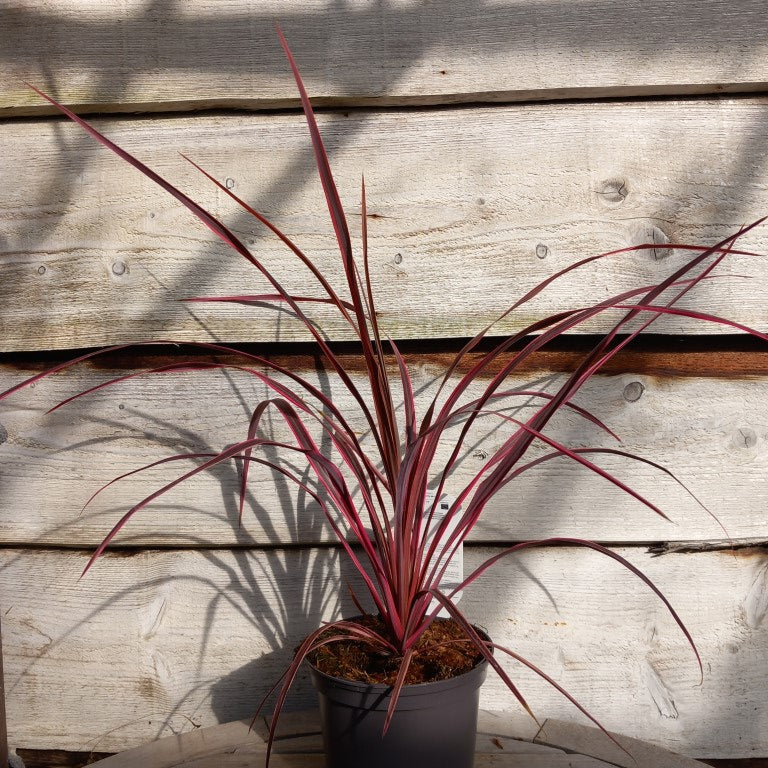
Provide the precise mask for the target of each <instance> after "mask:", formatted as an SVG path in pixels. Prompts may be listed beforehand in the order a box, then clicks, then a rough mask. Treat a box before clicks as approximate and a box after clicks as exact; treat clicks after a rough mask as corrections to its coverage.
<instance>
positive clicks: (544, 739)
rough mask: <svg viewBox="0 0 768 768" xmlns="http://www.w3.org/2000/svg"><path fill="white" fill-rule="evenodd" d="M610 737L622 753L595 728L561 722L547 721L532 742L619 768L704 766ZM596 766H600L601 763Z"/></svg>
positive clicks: (649, 747) (649, 745)
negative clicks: (561, 749)
mask: <svg viewBox="0 0 768 768" xmlns="http://www.w3.org/2000/svg"><path fill="white" fill-rule="evenodd" d="M612 735H613V737H614V738H615V739H616V741H617V742H618V744H620V745H621V746H622V747H623V749H624V750H626V752H624V751H623V750H622V749H619V747H618V746H617V745H616V744H615V743H614V742H612V741H611V740H610V739H608V738H607V737H606V735H605V734H604V733H603V732H602V731H600V730H598V729H597V728H585V727H584V726H583V725H579V724H578V723H567V722H563V721H561V720H547V721H546V722H545V723H544V725H543V726H542V728H541V731H540V732H539V734H538V735H537V736H536V742H537V743H538V742H540V743H542V744H553V745H556V746H558V747H564V748H566V749H568V750H569V751H570V750H573V751H574V752H577V753H579V754H585V755H591V756H593V757H595V758H602V759H604V760H605V761H606V763H604V764H605V765H616V766H622V767H623V768H696V766H703V765H704V763H700V762H699V761H698V760H692V759H691V758H688V757H683V756H681V755H673V754H670V753H669V752H668V751H667V750H665V749H661V748H659V747H657V746H655V745H653V744H647V743H645V742H641V741H638V740H637V739H629V738H627V737H626V736H622V735H620V734H612ZM627 753H628V754H627ZM597 762H598V763H600V764H603V763H602V762H601V761H597Z"/></svg>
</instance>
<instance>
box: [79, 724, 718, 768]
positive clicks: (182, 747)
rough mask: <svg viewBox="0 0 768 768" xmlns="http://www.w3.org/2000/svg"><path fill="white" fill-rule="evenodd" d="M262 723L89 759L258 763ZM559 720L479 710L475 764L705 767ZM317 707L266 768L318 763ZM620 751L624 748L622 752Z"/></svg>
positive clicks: (107, 764) (103, 766)
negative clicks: (541, 719) (543, 719)
mask: <svg viewBox="0 0 768 768" xmlns="http://www.w3.org/2000/svg"><path fill="white" fill-rule="evenodd" d="M266 736H267V729H266V723H265V722H264V721H261V720H259V721H257V722H256V724H255V725H254V727H253V729H251V728H250V723H249V722H247V721H238V722H233V723H225V724H223V725H216V726H213V727H210V728H201V729H198V730H194V731H189V732H188V733H184V734H180V735H178V736H169V737H167V738H164V739H160V740H159V741H156V742H152V743H151V744H145V745H143V746H141V747H137V748H136V749H131V750H129V751H127V752H122V753H121V754H119V755H113V756H112V757H108V758H106V759H105V760H100V761H99V762H97V763H93V764H92V765H93V766H94V768H135V766H137V765H140V766H142V768H259V766H261V765H263V761H264V757H265V755H266ZM614 737H615V739H616V741H617V742H618V743H619V744H621V746H622V747H623V750H622V749H621V748H620V747H619V746H618V745H617V744H616V743H615V742H614V741H612V740H611V739H609V738H608V737H607V736H606V735H605V734H604V733H603V732H602V731H600V730H598V729H596V728H590V727H587V726H584V725H579V724H575V723H568V722H564V721H559V720H545V721H544V723H543V724H542V725H541V726H539V725H538V724H536V723H535V722H533V721H532V720H531V719H530V718H527V717H525V716H522V715H519V714H510V713H504V712H481V713H480V719H479V722H478V737H477V758H476V760H475V768H491V767H492V766H493V767H494V768H601V767H607V766H621V767H622V768H697V767H698V768H705V766H704V764H703V763H700V762H698V761H696V760H692V759H691V758H688V757H682V756H680V755H675V754H673V753H672V752H668V751H666V750H664V749H661V748H660V747H657V746H654V745H651V744H647V743H645V742H641V741H638V740H636V739H630V738H628V737H625V736H621V735H616V734H614ZM321 749H322V744H321V739H320V732H319V723H318V718H317V712H315V711H307V712H294V713H286V714H284V715H283V716H282V717H281V718H280V726H279V728H278V733H277V737H276V739H275V743H274V747H273V756H272V760H271V762H270V765H271V768H323V756H322V753H321ZM624 750H626V751H624Z"/></svg>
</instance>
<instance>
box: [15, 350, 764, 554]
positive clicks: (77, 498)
mask: <svg viewBox="0 0 768 768" xmlns="http://www.w3.org/2000/svg"><path fill="white" fill-rule="evenodd" d="M652 357H653V356H650V358H651V363H650V364H649V368H653V367H654V365H655V364H654V363H653V359H652ZM712 358H717V359H719V356H717V355H714V354H713V355H710V356H709V357H707V356H703V355H699V356H697V357H696V360H698V361H701V362H702V364H703V367H704V368H706V367H707V366H709V367H712V366H714V365H716V362H714V361H713V359H712ZM180 359H183V357H149V358H143V359H138V360H137V359H134V360H133V362H136V363H142V362H143V364H144V365H149V366H153V365H155V366H159V365H163V364H168V363H169V362H170V361H173V360H177V361H178V360H180ZM196 359H198V360H199V359H200V358H196ZM475 359H476V358H474V357H473V358H471V360H475ZM644 359H646V358H645V356H644V355H635V356H634V357H633V358H632V359H631V360H629V361H628V362H632V361H634V362H640V363H642V361H643V360H644ZM664 359H666V360H668V362H669V364H672V363H674V362H675V360H676V359H679V360H680V361H681V362H680V365H681V366H682V368H683V369H685V367H686V364H685V363H684V360H685V355H680V356H675V355H674V354H671V353H670V354H669V355H668V356H666V357H665V358H664ZM273 360H274V361H275V362H276V363H278V364H281V365H285V366H287V367H289V368H290V369H291V370H293V371H295V372H297V373H299V374H301V375H303V376H306V377H307V378H308V379H309V380H310V381H314V382H315V383H316V384H317V385H318V386H319V387H320V388H321V389H322V390H323V391H324V392H325V393H326V394H329V395H331V396H332V397H333V398H334V402H336V404H337V405H338V406H339V407H340V408H341V410H342V412H343V413H345V415H346V417H347V419H348V420H349V421H350V423H352V424H353V425H354V426H355V427H356V428H358V429H359V431H360V434H363V433H364V432H365V423H364V421H363V420H362V417H361V416H360V415H358V410H357V408H356V406H355V405H354V403H353V401H352V399H351V396H350V395H349V394H348V393H345V392H344V390H343V387H341V386H340V385H339V383H338V382H337V381H335V380H331V381H329V379H328V377H326V376H325V375H322V376H320V375H319V374H318V372H317V371H316V370H312V368H313V367H314V366H315V365H316V361H314V360H313V359H312V358H311V357H293V358H292V357H290V356H286V357H275V358H273ZM407 360H408V362H409V364H410V365H411V367H412V372H413V376H414V386H415V387H416V389H417V392H418V400H417V403H418V407H419V409H420V412H421V413H423V412H424V411H425V410H426V407H427V405H428V402H429V401H430V399H431V397H432V395H433V394H434V392H435V386H436V382H437V381H438V380H439V379H440V377H441V376H442V375H443V374H444V372H445V363H444V361H443V359H442V357H441V356H434V357H431V356H429V355H410V354H409V355H408V357H407ZM760 360H761V357H760V356H757V357H756V359H755V363H754V364H753V365H755V366H756V367H759V365H760V364H761V363H760ZM546 361H547V358H546V356H545V358H544V361H543V362H546ZM109 362H112V363H114V358H113V359H111V360H110V361H109ZM125 362H129V361H125ZM233 362H234V359H233ZM345 363H346V364H347V365H348V366H349V367H350V369H355V368H357V367H359V363H360V361H359V359H357V358H355V357H354V356H347V357H345ZM744 366H745V368H744V369H745V370H754V368H752V367H751V366H750V365H749V364H744ZM640 368H641V369H642V365H640ZM32 372H33V371H32V369H30V368H26V369H19V368H13V367H11V366H6V367H0V390H2V389H4V388H6V387H8V386H10V385H11V384H12V383H14V382H16V381H19V380H20V379H21V378H22V377H23V376H24V375H31V373H32ZM126 372H127V370H125V369H120V368H112V367H110V365H109V363H108V362H106V361H105V366H104V367H99V368H96V367H95V366H86V367H78V368H73V369H71V370H70V372H69V373H67V374H59V375H57V376H56V377H53V378H51V379H48V380H46V381H44V382H39V383H38V384H37V385H36V386H35V388H34V390H26V391H24V392H21V393H17V394H16V395H14V396H13V397H12V398H11V399H9V400H7V401H5V402H4V403H2V407H1V408H0V425H1V426H0V434H2V435H3V442H2V444H0V467H2V470H1V474H0V489H2V492H1V493H0V542H2V543H4V544H6V545H7V544H25V543H35V544H37V545H41V544H45V545H50V546H68V547H93V546H95V545H96V544H97V543H98V542H99V541H100V540H101V539H102V538H103V536H104V535H106V533H107V532H108V530H109V529H110V528H111V526H112V525H113V524H114V523H115V522H116V521H117V520H118V519H119V518H120V517H121V516H122V514H123V513H124V511H125V510H126V509H128V508H130V506H132V505H133V504H135V503H136V502H137V501H139V500H140V499H142V498H143V497H144V496H147V495H149V494H150V493H152V492H154V491H155V490H156V489H157V488H159V487H161V486H162V485H163V483H164V482H169V481H171V480H172V479H174V478H176V477H178V476H179V475H181V474H182V473H183V472H185V471H187V470H188V469H189V468H191V466H192V464H191V463H186V462H185V463H183V464H178V463H173V464H168V465H166V466H164V467H158V468H155V469H153V470H152V471H150V472H145V473H140V474H137V475H134V476H133V477H130V478H127V479H126V480H124V481H122V482H120V483H117V484H115V485H114V486H112V487H110V488H109V489H107V490H106V491H105V492H104V493H103V494H102V495H101V496H100V497H99V498H98V499H96V500H95V502H94V503H93V504H92V505H91V506H90V507H89V508H88V509H86V510H85V511H84V512H83V505H84V504H85V503H86V501H87V500H88V498H89V497H90V496H91V494H93V493H94V492H95V491H96V490H98V489H99V488H100V487H101V486H102V485H104V484H106V483H108V482H109V481H110V480H112V479H113V478H114V477H116V476H117V475H120V474H121V473H123V472H128V471H131V470H134V469H137V468H139V467H141V466H144V465H146V464H149V463H151V462H154V461H157V460H158V459H161V458H163V457H165V456H171V455H176V454H180V453H190V452H192V453H195V452H201V451H202V452H205V451H218V450H221V449H223V448H224V447H225V446H227V445H230V444H232V443H234V442H236V441H237V440H240V439H243V437H244V436H245V435H246V432H247V427H248V421H249V418H250V413H251V409H253V408H254V407H255V405H256V403H257V402H259V401H260V400H262V399H264V398H265V397H267V395H268V392H267V389H266V386H265V385H263V384H261V383H260V382H258V381H255V380H254V378H253V377H252V376H249V375H248V374H246V373H243V372H241V371H233V372H228V373H215V372H211V371H197V372H195V373H186V374H164V375H163V376H158V375H155V376H144V377H139V378H136V379H133V380H130V381H126V382H122V383H121V384H119V385H116V386H114V387H112V388H111V389H105V390H102V391H101V392H99V393H94V394H92V395H90V396H88V397H86V398H82V399H80V400H78V401H75V402H74V403H71V404H70V405H68V406H66V407H65V408H62V409H61V410H59V411H57V412H56V413H54V414H51V415H49V416H45V415H44V411H45V410H47V409H48V408H50V407H52V406H53V405H55V404H56V403H58V402H59V401H60V400H62V399H64V398H66V397H68V396H69V395H71V394H73V393H75V392H77V391H82V390H84V389H87V388H89V387H92V386H95V385H96V384H97V383H98V382H101V381H105V380H107V379H109V378H112V377H113V376H118V375H123V374H125V373H126ZM690 372H691V373H693V370H691V371H690ZM563 380H564V379H563V375H562V374H552V373H548V372H546V371H542V370H539V369H538V368H536V367H535V366H534V367H533V368H532V369H531V370H529V371H528V372H527V375H525V376H520V377H516V378H514V379H512V380H511V381H509V382H508V385H509V386H510V387H517V388H524V389H531V388H532V387H539V388H542V387H544V388H546V390H547V391H550V392H552V391H555V389H556V386H557V384H558V383H559V382H562V381H563ZM354 381H355V382H356V383H357V384H358V385H359V386H361V387H362V386H363V381H362V378H361V375H360V374H359V373H355V374H354ZM479 393H480V389H479V388H478V387H477V386H475V387H473V388H472V389H471V390H470V391H469V393H468V396H469V397H474V396H477V395H479ZM767 399H768V375H766V374H763V376H761V377H758V378H754V377H752V376H747V377H744V378H741V379H733V380H727V379H710V378H701V379H697V378H690V377H681V378H673V377H665V376H656V375H651V374H647V373H643V374H637V373H635V372H633V371H632V370H627V371H625V372H622V373H617V374H616V375H613V376H600V377H598V378H596V379H594V380H593V381H592V382H590V383H589V385H588V386H586V387H585V388H583V389H582V391H581V392H580V394H579V396H578V398H577V400H576V402H577V403H578V404H579V405H581V406H583V407H585V408H587V409H589V410H591V411H592V412H594V413H596V414H598V415H599V416H600V417H601V418H602V419H603V420H604V421H605V422H606V424H607V425H608V426H609V427H611V428H612V429H613V430H614V431H615V432H616V433H617V434H618V435H619V436H620V437H621V438H622V441H623V442H622V443H621V444H618V443H616V442H615V441H613V440H612V439H611V438H610V437H609V436H608V435H606V434H604V433H603V432H602V431H601V430H600V429H599V428H598V427H596V426H595V425H593V424H590V423H588V422H586V421H585V420H584V419H582V418H581V417H579V416H577V415H575V414H573V413H563V414H562V415H561V416H559V417H558V419H557V420H555V421H553V422H552V424H551V429H550V430H549V431H550V434H552V436H553V437H556V438H557V439H559V440H561V441H563V442H565V443H567V444H569V445H572V446H589V445H600V446H603V447H607V448H611V447H617V448H621V449H623V450H626V451H629V452H633V453H636V454H638V455H640V456H642V457H645V458H647V459H650V460H652V461H655V462H657V463H660V464H662V465H665V466H667V467H669V468H670V469H672V470H673V471H674V472H676V473H677V475H678V477H679V478H680V480H681V481H683V482H685V483H686V484H687V485H688V487H689V488H690V489H691V491H693V492H694V493H695V494H696V495H697V496H698V497H699V498H700V499H701V500H702V502H703V503H705V504H706V505H707V506H708V508H709V509H710V511H711V512H712V513H713V514H715V515H716V516H717V517H718V518H719V520H720V522H721V523H722V525H723V526H724V528H725V530H726V531H727V533H728V535H729V536H730V537H732V538H733V539H735V540H742V539H748V540H762V541H766V540H768V529H767V528H766V522H765V514H764V510H765V507H766V504H767V503H768V496H767V495H766V494H768V485H767V484H766V477H768V451H767V448H766V446H767V443H766V441H767V440H768V420H767V419H768V414H766V411H765V402H766V400H767ZM516 405H521V403H519V402H518V403H516ZM526 412H528V411H526ZM266 428H267V429H268V430H269V429H271V430H273V431H272V434H273V436H275V437H277V438H282V439H286V440H289V441H290V440H291V436H290V434H289V433H288V432H287V430H286V428H285V427H281V426H280V420H279V419H278V418H275V419H271V420H270V421H269V422H268V423H267V424H266ZM488 429H490V433H489V434H488V436H487V437H486V438H485V440H483V439H482V437H483V433H485V432H486V430H488ZM511 429H512V425H510V424H504V425H489V424H487V423H482V424H479V425H478V429H476V430H473V432H472V434H471V435H470V438H469V440H468V442H467V450H466V452H465V458H464V461H463V464H462V466H461V468H460V469H458V470H457V471H456V472H455V473H454V476H453V478H452V479H451V480H450V481H449V483H448V488H449V489H450V490H452V491H453V492H458V491H459V490H460V489H461V488H463V487H464V484H466V483H468V482H469V481H470V479H471V477H472V476H473V475H474V473H476V472H479V471H480V470H481V469H482V467H483V464H484V462H485V460H486V458H487V456H488V455H489V454H490V452H491V451H492V450H494V449H495V448H497V447H498V446H500V445H501V444H502V442H503V440H504V439H505V437H506V436H507V435H508V434H511ZM364 444H365V445H367V446H368V447H372V446H370V441H369V440H364ZM450 449H452V443H446V448H445V450H441V451H440V453H439V455H438V460H442V461H445V460H447V458H448V451H449V450H450ZM541 450H542V449H541V448H539V449H538V450H537V449H533V454H532V455H538V453H539V452H540V451H541ZM594 458H595V460H596V461H597V462H598V463H599V464H600V465H601V466H603V467H605V468H606V469H608V470H610V471H612V472H614V473H615V474H616V475H617V476H618V477H619V478H621V479H622V480H623V481H625V482H627V483H629V484H630V485H631V486H632V487H633V488H635V489H636V490H637V491H638V492H640V493H642V494H645V495H646V496H647V497H648V498H649V499H651V500H652V501H653V502H655V503H657V504H659V505H660V506H661V507H662V508H663V509H665V510H666V511H667V513H668V514H669V516H670V517H671V518H672V520H673V521H674V523H670V522H668V521H666V520H664V519H662V518H660V517H658V516H657V515H655V514H653V512H651V511H650V510H648V509H646V508H645V507H643V506H642V505H641V504H640V503H639V502H636V501H633V500H632V499H629V498H628V497H627V496H626V495H625V494H624V493H623V492H622V491H621V490H620V489H618V488H614V487H613V486H611V485H610V484H609V483H607V482H606V481H605V480H603V479H602V478H599V477H597V476H596V475H593V474H591V473H590V472H589V471H588V470H587V469H585V468H582V467H579V466H576V465H575V464H574V463H573V462H571V461H568V460H566V459H561V460H557V461H552V462H549V463H548V464H547V465H543V466H540V467H539V468H537V469H536V470H534V471H532V472H530V473H528V474H527V475H523V476H521V477H519V478H518V479H516V480H515V481H514V482H513V483H512V484H511V485H510V486H508V487H507V488H506V489H504V490H503V491H502V492H501V493H500V494H499V495H498V496H497V497H496V499H495V500H494V501H493V502H492V503H491V504H490V505H489V506H488V508H487V510H486V512H485V513H484V515H483V517H482V518H481V521H480V523H479V524H478V526H477V528H476V529H475V533H474V539H475V540H480V541H500V542H506V541H517V540H524V539H529V538H540V537H547V536H583V537H588V538H594V539H597V540H600V541H604V542H620V541H623V542H649V543H658V542H682V544H681V546H684V547H685V548H690V547H691V542H694V546H706V542H711V543H712V545H713V546H717V547H723V546H727V543H728V542H727V536H726V534H725V533H724V531H723V529H722V528H721V527H720V526H719V525H718V524H717V523H716V522H715V521H714V520H713V519H712V518H710V517H709V516H708V515H707V514H706V512H705V511H703V510H702V509H701V508H699V507H698V506H697V504H696V503H695V502H694V501H693V499H691V498H690V497H689V496H688V495H687V494H686V493H685V492H684V491H683V489H682V488H680V487H679V486H678V485H676V484H675V483H674V482H673V481H672V480H671V479H670V478H668V477H667V476H666V475H664V474H663V473H662V472H660V471H659V470H658V469H655V468H653V467H652V466H649V465H647V464H643V463H638V462H631V461H629V460H626V459H623V458H621V457H617V456H603V457H598V456H595V457H594ZM440 466H441V465H440V464H436V465H435V467H436V469H435V473H434V474H435V477H436V476H437V473H438V471H439V468H440ZM238 482H239V475H238V471H237V467H236V466H234V465H222V467H221V469H220V470H217V471H215V472H213V473H210V474H206V475H204V476H202V475H201V476H199V478H195V479H193V480H192V481H190V482H188V483H186V484H185V485H182V486H181V487H179V488H178V489H176V490H174V491H173V492H172V493H169V494H168V495H167V496H166V497H164V498H163V499H160V500H158V501H157V502H156V503H155V504H154V505H153V506H152V507H150V508H149V509H147V510H144V511H142V512H141V513H139V514H138V515H136V517H134V519H133V520H132V521H131V523H130V525H129V526H128V527H127V528H126V529H125V531H124V533H123V534H122V535H121V536H120V537H119V539H118V541H119V542H120V543H121V544H123V545H124V546H129V547H130V546H175V547H190V546H191V547H196V546H214V547H222V546H252V545H254V544H259V545H267V544H269V545H280V544H288V543H291V544H313V543H317V542H319V541H329V540H332V538H333V537H332V533H331V532H330V531H329V529H328V526H327V525H326V524H325V521H324V519H323V517H322V514H321V512H320V510H319V509H318V508H317V507H316V505H315V504H314V503H311V500H308V499H304V498H302V495H301V494H297V492H296V489H295V488H293V487H292V486H291V485H290V484H289V483H288V482H287V481H286V480H285V479H284V478H282V477H274V476H273V475H272V474H271V473H270V472H267V471H260V470H259V469H258V468H255V467H254V469H253V471H252V472H251V475H250V481H249V482H250V486H249V489H250V495H249V498H248V503H247V507H246V509H247V512H246V516H245V520H244V525H243V526H239V525H238V523H237V518H238V511H237V497H238V489H239V485H238ZM724 540H725V541H724ZM670 546H671V547H674V546H675V545H674V544H671V545H670Z"/></svg>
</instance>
